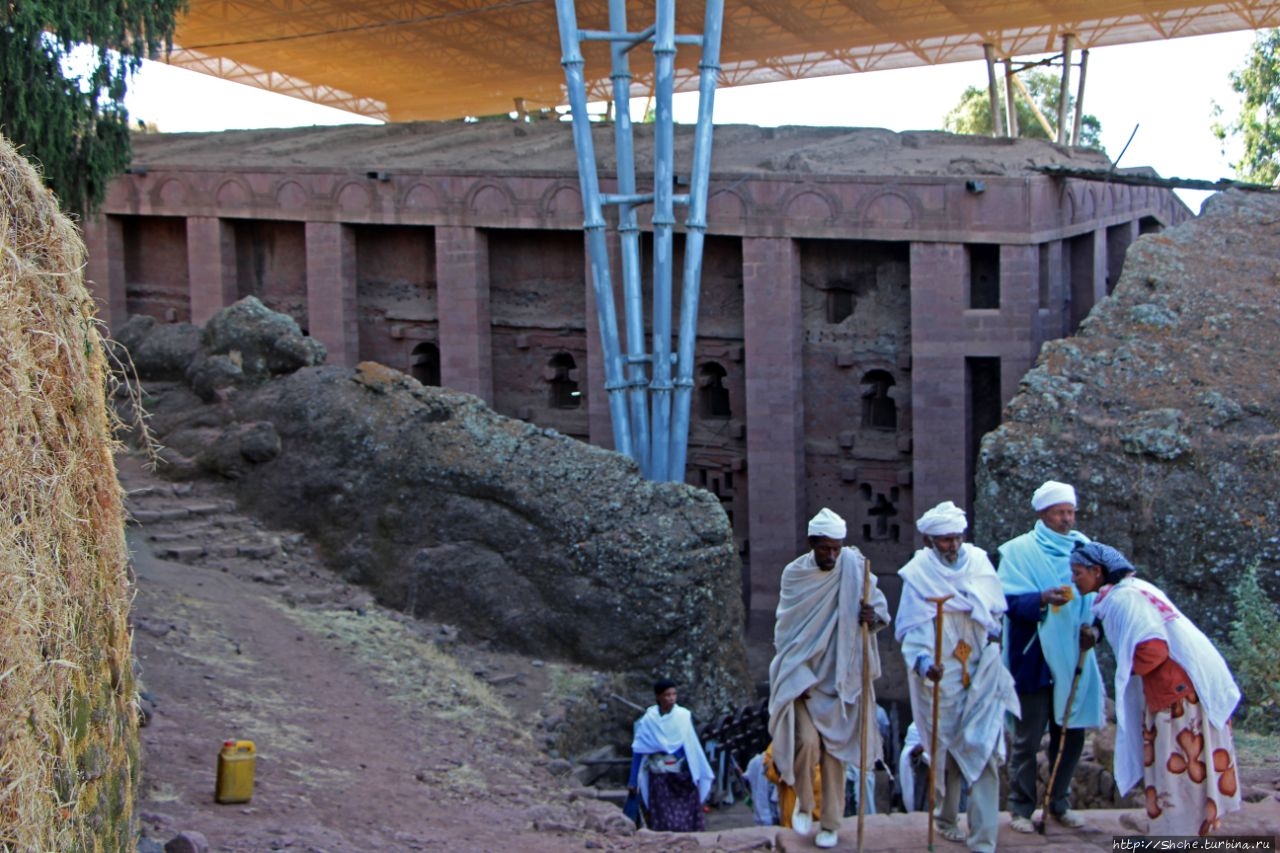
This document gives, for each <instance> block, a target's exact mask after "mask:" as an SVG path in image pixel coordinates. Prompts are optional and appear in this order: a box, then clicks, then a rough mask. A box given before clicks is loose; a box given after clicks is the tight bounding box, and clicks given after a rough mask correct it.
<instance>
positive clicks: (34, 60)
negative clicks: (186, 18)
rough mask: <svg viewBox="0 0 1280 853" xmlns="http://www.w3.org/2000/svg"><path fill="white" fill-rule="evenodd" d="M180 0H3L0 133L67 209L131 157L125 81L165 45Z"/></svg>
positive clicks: (74, 209)
mask: <svg viewBox="0 0 1280 853" xmlns="http://www.w3.org/2000/svg"><path fill="white" fill-rule="evenodd" d="M185 9H186V0H142V2H125V0H105V2H93V0H65V2H58V0H7V2H4V3H0V93H3V94H2V95H0V134H3V135H4V136H6V137H8V138H9V139H10V140H11V141H12V142H13V143H14V144H15V145H17V146H18V148H19V150H20V151H21V152H22V153H23V155H25V156H26V157H27V158H28V159H30V160H32V161H33V162H35V163H37V164H38V165H39V166H40V168H41V171H42V172H43V174H44V180H45V183H46V184H47V185H48V186H49V187H50V188H51V189H52V190H53V191H54V193H55V194H56V195H57V196H58V198H59V200H60V201H61V204H62V207H63V209H64V210H66V211H68V212H70V213H75V214H80V215H84V214H86V213H90V212H92V211H93V210H95V209H97V207H98V205H99V204H101V202H102V198H103V196H104V195H105V193H106V189H107V184H108V183H109V182H110V181H111V179H112V178H114V177H115V176H116V175H118V174H120V172H122V171H123V170H124V168H125V167H126V166H127V165H128V164H129V157H130V146H129V114H128V111H127V110H126V109H125V106H124V95H125V91H126V89H127V86H128V80H129V77H130V75H131V74H133V72H135V71H137V70H138V68H139V67H140V66H141V64H142V59H143V58H154V57H156V56H158V55H159V53H160V51H161V49H162V48H170V47H172V39H173V32H174V28H175V26H176V21H177V17H178V15H179V14H181V13H182V12H183V11H185Z"/></svg>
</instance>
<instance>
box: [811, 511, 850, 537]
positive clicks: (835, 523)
mask: <svg viewBox="0 0 1280 853" xmlns="http://www.w3.org/2000/svg"><path fill="white" fill-rule="evenodd" d="M848 533H849V528H848V527H846V526H845V523H844V519H843V518H841V517H840V516H838V515H836V514H835V513H834V512H832V511H831V510H829V509H827V508H826V507H825V506H824V507H823V508H822V511H821V512H819V513H818V514H817V515H815V516H814V517H813V518H811V519H809V535H810V536H825V537H826V538H828V539H843V538H844V537H845V536H847V535H848Z"/></svg>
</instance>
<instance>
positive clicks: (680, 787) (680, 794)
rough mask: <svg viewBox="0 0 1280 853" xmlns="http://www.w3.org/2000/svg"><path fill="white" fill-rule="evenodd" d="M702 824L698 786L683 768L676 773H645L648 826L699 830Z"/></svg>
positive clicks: (659, 829)
mask: <svg viewBox="0 0 1280 853" xmlns="http://www.w3.org/2000/svg"><path fill="white" fill-rule="evenodd" d="M705 827H706V820H705V816H704V815H703V813H702V798H701V797H699V796H698V786H697V785H695V784H694V782H693V777H692V776H690V775H689V768H688V767H685V768H684V769H683V770H681V771H680V772H679V773H650V774H649V828H650V829H654V830H658V831H661V832H701V831H702V830H703V829H704V828H705Z"/></svg>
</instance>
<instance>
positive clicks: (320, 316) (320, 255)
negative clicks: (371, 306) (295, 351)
mask: <svg viewBox="0 0 1280 853" xmlns="http://www.w3.org/2000/svg"><path fill="white" fill-rule="evenodd" d="M306 241H307V325H308V327H309V331H310V333H311V336H312V337H313V338H315V339H316V340H318V341H320V343H322V344H324V345H325V348H326V349H327V350H328V351H329V357H328V359H327V363H328V364H336V365H341V366H343V367H355V365H356V362H357V361H358V360H359V357H360V328H359V324H358V322H357V315H356V239H355V232H353V231H352V230H351V228H350V227H348V226H346V225H343V224H342V223H340V222H308V223H307V226H306Z"/></svg>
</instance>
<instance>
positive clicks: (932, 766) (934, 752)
mask: <svg viewBox="0 0 1280 853" xmlns="http://www.w3.org/2000/svg"><path fill="white" fill-rule="evenodd" d="M950 598H951V596H949V595H944V596H942V597H941V598H927V599H925V600H926V601H932V602H933V603H934V604H936V605H937V606H938V615H937V616H936V617H935V618H934V621H933V664H934V666H940V665H941V663H940V662H941V660H942V605H944V604H946V603H947V601H948V600H949V599H950ZM941 686H942V685H941V683H940V682H939V681H935V682H933V730H932V731H931V732H930V733H929V850H930V853H932V851H933V810H934V808H935V803H934V801H935V799H936V793H935V791H934V786H935V785H936V784H937V778H938V777H937V773H938V704H939V701H940V699H941V697H940V694H939V689H940V688H941ZM943 770H944V772H945V770H946V768H945V767H944V768H943Z"/></svg>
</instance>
